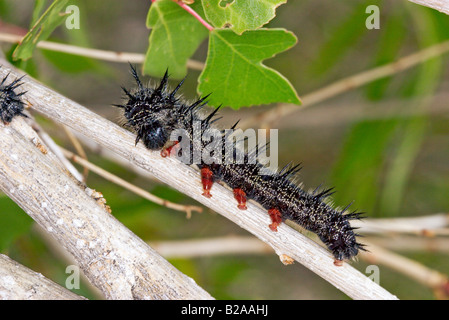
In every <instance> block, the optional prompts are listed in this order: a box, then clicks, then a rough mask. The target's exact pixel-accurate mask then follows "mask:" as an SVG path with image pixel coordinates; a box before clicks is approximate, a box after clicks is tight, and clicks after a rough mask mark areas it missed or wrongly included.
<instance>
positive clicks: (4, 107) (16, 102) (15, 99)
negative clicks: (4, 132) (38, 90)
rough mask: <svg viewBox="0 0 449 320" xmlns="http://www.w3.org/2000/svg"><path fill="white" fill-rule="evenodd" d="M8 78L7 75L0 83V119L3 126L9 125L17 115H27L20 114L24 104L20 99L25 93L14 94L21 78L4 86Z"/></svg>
mask: <svg viewBox="0 0 449 320" xmlns="http://www.w3.org/2000/svg"><path fill="white" fill-rule="evenodd" d="M8 76H9V73H8V74H7V75H6V76H5V77H4V78H3V79H2V81H1V82H0V119H1V120H2V121H3V123H4V124H8V123H10V122H11V121H12V119H13V118H14V117H15V116H17V115H20V116H22V117H27V115H25V114H24V113H23V112H22V111H23V109H24V104H23V102H22V100H21V98H20V97H21V96H22V95H24V94H25V92H21V93H16V92H15V89H17V88H18V87H20V86H21V85H22V83H21V82H20V80H21V79H22V77H21V78H17V79H16V80H14V81H12V82H11V83H9V84H6V80H7V79H8Z"/></svg>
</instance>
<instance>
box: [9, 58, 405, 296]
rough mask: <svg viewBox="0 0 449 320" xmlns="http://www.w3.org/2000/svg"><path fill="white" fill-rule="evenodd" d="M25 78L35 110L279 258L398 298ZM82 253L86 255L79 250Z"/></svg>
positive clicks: (346, 286)
mask: <svg viewBox="0 0 449 320" xmlns="http://www.w3.org/2000/svg"><path fill="white" fill-rule="evenodd" d="M4 64H6V62H4ZM8 71H9V70H6V68H2V69H0V76H3V75H5V74H6V73H7V72H8ZM11 74H12V75H13V76H19V73H18V72H17V71H16V70H14V69H13V70H12V71H11ZM24 82H25V83H24V85H23V89H24V90H27V91H28V93H27V94H26V99H27V100H28V101H29V102H30V103H31V105H32V108H33V109H34V110H36V111H38V112H40V113H42V114H43V115H45V116H46V117H48V118H50V119H52V120H54V121H56V122H58V123H62V124H65V125H67V126H68V127H71V128H72V129H73V130H75V131H77V132H80V133H82V134H83V135H85V136H86V137H87V138H89V139H92V140H94V141H95V142H96V143H98V144H100V145H101V146H103V147H105V148H108V149H110V150H112V151H114V152H115V153H117V154H118V155H120V156H122V157H124V158H127V159H130V160H131V161H132V162H133V163H134V164H135V165H137V166H139V167H141V168H143V169H145V170H147V171H148V172H150V173H151V174H152V175H154V176H155V177H156V178H158V179H159V180H161V181H163V182H165V183H167V184H168V185H170V186H172V187H173V188H175V189H177V190H179V191H181V192H183V193H185V194H186V195H188V196H190V197H191V198H193V199H195V200H197V201H199V202H201V203H202V204H204V205H205V206H207V207H209V208H211V209H213V210H214V211H216V212H218V213H220V214H221V215H223V216H224V217H226V218H227V219H229V220H231V221H233V222H235V223H236V224H237V225H239V226H240V227H242V228H244V229H246V230H248V231H249V232H251V233H253V234H254V235H256V236H257V237H258V238H259V239H261V240H262V241H263V242H265V243H267V244H269V245H270V246H271V247H272V248H273V249H274V251H275V252H276V253H277V254H278V255H279V256H282V257H283V258H285V257H291V258H293V259H294V260H296V261H298V262H300V263H302V264H303V265H304V266H306V267H307V268H309V269H310V270H312V271H313V272H315V273H316V274H318V275H319V276H321V277H322V278H324V279H325V280H326V281H328V282H330V283H331V284H333V285H334V286H335V287H336V288H338V289H340V290H341V291H343V292H344V293H346V294H347V295H348V296H350V297H351V298H354V299H397V298H396V297H395V296H394V295H392V294H390V293H389V292H387V291H386V290H385V289H383V288H382V287H380V286H379V285H378V284H376V283H374V282H373V281H371V280H370V279H368V278H367V277H366V276H365V275H363V274H362V273H360V272H359V271H357V270H356V269H354V268H353V267H352V266H351V265H350V264H348V263H345V264H343V266H341V267H336V266H335V265H334V264H333V261H334V259H333V257H332V255H331V254H330V253H329V251H327V250H326V249H324V248H322V247H321V246H320V245H318V244H317V243H315V242H313V241H312V240H310V239H309V238H307V237H306V236H304V235H302V234H300V233H298V232H297V231H295V230H294V229H293V228H291V227H289V226H288V225H286V224H282V225H281V226H280V227H279V228H278V230H279V231H278V232H273V231H271V230H270V229H269V228H268V224H269V223H270V219H269V217H268V215H267V214H266V212H265V211H264V210H262V209H261V208H260V207H258V206H257V205H256V204H253V203H249V205H248V210H245V211H241V210H239V209H237V206H236V205H235V202H234V199H233V196H232V193H231V192H229V190H227V189H226V188H225V187H223V186H221V185H217V184H216V185H214V187H213V190H212V191H213V197H212V198H210V199H208V198H205V197H203V196H202V195H201V183H200V179H199V175H198V172H197V171H196V170H194V169H193V168H191V167H188V166H186V165H184V164H182V163H181V162H179V161H178V160H176V159H173V158H162V157H161V156H160V153H159V152H151V151H149V150H147V149H146V148H145V147H144V146H143V145H142V144H138V145H137V146H135V136H134V135H133V134H132V133H131V132H129V131H127V130H124V129H123V128H121V127H119V126H118V125H116V124H113V123H111V122H110V121H108V120H106V119H104V118H102V117H100V116H98V115H97V114H95V113H93V112H91V111H89V110H88V109H86V108H84V107H82V106H81V105H79V104H77V103H75V102H73V101H71V100H70V99H68V98H66V97H64V96H62V95H60V94H58V93H56V92H54V91H53V90H51V89H49V88H47V87H45V86H44V85H42V84H40V83H38V82H37V81H35V80H33V79H31V78H30V77H27V78H25V79H24ZM119 95H120V93H119V92H117V96H119ZM113 102H117V101H111V103H113ZM58 183H61V182H58ZM66 195H67V193H66ZM84 218H86V217H83V221H87V220H84ZM89 223H90V221H89ZM84 227H85V228H88V229H90V230H91V232H92V233H93V234H96V233H97V229H96V227H93V226H90V225H89V224H87V223H86V224H85V225H84ZM119 241H120V242H123V241H126V239H120V240H119V239H116V241H115V243H116V245H117V246H119V245H120V244H119V243H118V242H119ZM85 247H86V246H81V248H80V249H83V248H84V249H86V248H85ZM84 251H88V250H84ZM84 254H88V253H87V252H84ZM103 254H104V252H103ZM97 255H98V254H97ZM292 285H294V284H292ZM298 285H300V284H298Z"/></svg>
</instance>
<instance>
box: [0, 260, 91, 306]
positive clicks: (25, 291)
mask: <svg viewBox="0 0 449 320" xmlns="http://www.w3.org/2000/svg"><path fill="white" fill-rule="evenodd" d="M85 299H86V298H84V297H81V296H79V295H77V294H75V293H73V292H71V291H69V290H67V289H66V288H63V287H61V286H60V285H59V284H56V283H54V282H53V281H51V280H49V279H47V278H45V277H44V276H43V275H42V274H40V273H37V272H34V271H32V270H30V269H28V268H26V267H25V266H23V265H21V264H20V263H18V262H16V261H14V260H12V259H10V258H9V257H7V256H5V255H4V254H0V300H85Z"/></svg>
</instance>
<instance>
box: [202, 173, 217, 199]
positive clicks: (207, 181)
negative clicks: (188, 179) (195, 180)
mask: <svg viewBox="0 0 449 320" xmlns="http://www.w3.org/2000/svg"><path fill="white" fill-rule="evenodd" d="M201 183H202V184H203V196H205V197H206V198H210V197H212V195H211V194H210V189H211V188H212V184H213V183H214V174H213V172H212V170H210V169H209V168H208V167H204V168H202V169H201Z"/></svg>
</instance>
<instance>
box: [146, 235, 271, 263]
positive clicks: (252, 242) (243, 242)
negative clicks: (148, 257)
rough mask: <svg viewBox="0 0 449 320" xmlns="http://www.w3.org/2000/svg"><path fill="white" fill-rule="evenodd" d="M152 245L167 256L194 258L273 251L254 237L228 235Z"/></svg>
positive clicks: (154, 242)
mask: <svg viewBox="0 0 449 320" xmlns="http://www.w3.org/2000/svg"><path fill="white" fill-rule="evenodd" d="M149 244H150V246H151V247H152V248H154V249H155V250H156V251H157V252H159V253H160V254H161V255H162V256H163V257H165V258H192V257H204V256H208V257H210V256H215V255H226V254H233V255H234V254H245V255H247V254H266V253H271V254H272V253H273V250H272V249H271V247H270V246H268V245H267V244H265V243H263V242H262V241H260V240H259V239H257V238H254V237H243V236H228V237H216V238H206V239H199V240H198V239H196V240H181V241H151V242H149Z"/></svg>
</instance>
